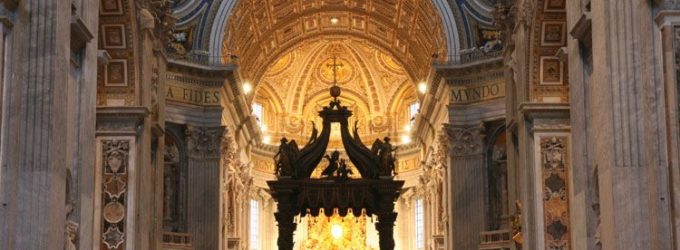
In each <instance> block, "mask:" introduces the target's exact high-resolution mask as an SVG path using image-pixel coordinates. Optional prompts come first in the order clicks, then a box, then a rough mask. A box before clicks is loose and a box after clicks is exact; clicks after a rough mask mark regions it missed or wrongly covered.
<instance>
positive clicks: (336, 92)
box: [331, 85, 342, 98]
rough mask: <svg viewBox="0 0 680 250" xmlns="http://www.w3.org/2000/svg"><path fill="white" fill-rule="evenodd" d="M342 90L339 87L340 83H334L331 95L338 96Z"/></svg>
mask: <svg viewBox="0 0 680 250" xmlns="http://www.w3.org/2000/svg"><path fill="white" fill-rule="evenodd" d="M341 92H342V91H341V90H340V87H338V85H333V87H331V96H332V97H333V98H338V96H340V93H341Z"/></svg>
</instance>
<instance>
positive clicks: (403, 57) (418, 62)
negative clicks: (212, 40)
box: [223, 0, 446, 82]
mask: <svg viewBox="0 0 680 250" xmlns="http://www.w3.org/2000/svg"><path fill="white" fill-rule="evenodd" d="M440 20H441V18H440V16H439V14H438V12H437V10H436V9H435V8H434V6H433V5H432V2H431V1H429V0H252V1H240V2H239V3H238V5H237V6H236V8H235V9H234V10H233V12H232V13H231V16H230V17H229V25H228V27H227V29H228V30H227V31H226V34H227V38H226V39H225V40H224V44H223V51H224V52H223V54H225V55H228V54H235V55H237V56H238V57H239V58H240V59H239V60H240V61H239V66H240V67H239V68H240V71H241V72H240V74H241V75H242V76H243V78H244V79H246V80H250V81H253V82H258V81H259V80H260V78H261V77H262V76H263V74H264V71H265V70H266V69H267V68H268V65H270V64H272V63H273V62H274V61H275V60H277V59H278V58H279V57H281V55H283V54H287V53H289V51H290V50H292V49H294V48H295V47H297V46H299V45H300V44H302V43H306V41H307V40H308V39H310V38H317V39H318V38H320V37H329V36H332V37H336V36H344V37H353V38H358V39H363V40H365V41H366V43H370V44H372V46H375V47H380V48H382V49H383V50H384V51H386V52H387V54H388V55H390V56H392V57H393V58H397V60H399V61H400V63H401V64H402V65H404V67H405V69H406V71H407V73H408V74H409V75H410V76H411V77H412V78H415V79H423V78H424V77H426V76H427V74H428V72H429V70H430V67H429V65H430V63H431V59H432V55H433V54H435V53H439V54H445V53H446V41H445V40H444V36H443V30H442V25H441V21H440Z"/></svg>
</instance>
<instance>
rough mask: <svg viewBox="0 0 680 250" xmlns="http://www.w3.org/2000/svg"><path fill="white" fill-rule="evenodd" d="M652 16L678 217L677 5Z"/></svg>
mask: <svg viewBox="0 0 680 250" xmlns="http://www.w3.org/2000/svg"><path fill="white" fill-rule="evenodd" d="M660 7H661V9H660V11H659V13H658V14H657V16H656V18H655V19H656V24H657V27H658V29H659V30H660V37H659V42H660V43H661V47H662V51H661V52H662V56H661V57H660V60H662V64H663V67H664V71H663V72H664V74H663V77H662V78H663V84H664V87H665V92H666V98H667V99H666V105H665V109H666V114H667V117H666V127H667V128H666V133H667V134H668V160H669V165H670V178H671V180H670V181H671V192H672V196H673V199H672V202H673V203H672V208H673V210H672V212H673V213H674V214H676V215H678V214H680V199H678V197H680V171H679V170H680V109H679V108H678V107H680V96H679V94H680V93H678V92H679V91H678V90H679V88H680V84H679V83H680V10H679V8H678V7H680V1H678V0H676V1H662V3H661V4H660ZM672 226H673V227H674V228H676V230H677V228H680V217H679V216H674V218H673V220H672ZM673 240H674V242H675V244H678V243H680V234H678V233H675V235H674V238H673Z"/></svg>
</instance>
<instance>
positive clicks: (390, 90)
mask: <svg viewBox="0 0 680 250" xmlns="http://www.w3.org/2000/svg"><path fill="white" fill-rule="evenodd" d="M334 59H335V60H336V62H337V63H338V64H342V66H341V67H340V68H339V69H338V74H337V79H338V85H339V86H340V87H341V88H342V91H343V93H342V96H341V100H342V102H343V105H346V106H348V107H350V108H351V109H352V110H353V111H354V114H355V115H354V116H353V118H352V119H353V121H358V122H359V124H360V126H361V130H360V132H361V133H362V134H375V135H378V134H381V135H388V134H391V135H394V134H395V133H396V132H397V130H398V129H399V128H402V127H403V125H404V124H405V123H407V122H408V118H406V117H401V116H403V114H404V112H400V111H403V110H405V105H408V104H409V103H410V102H412V101H415V100H416V98H417V96H416V93H415V82H414V81H413V79H412V78H411V77H410V76H409V74H408V73H407V71H406V69H405V68H404V67H403V66H402V65H401V64H400V63H399V62H397V61H396V60H394V59H393V57H392V56H391V55H389V54H387V52H385V51H383V50H382V49H381V48H379V47H376V46H374V45H373V44H372V43H370V42H368V41H365V40H357V39H350V38H342V37H338V38H321V39H315V40H309V41H308V42H306V43H304V44H302V45H301V46H298V47H297V48H295V49H294V50H292V51H290V52H289V53H286V54H285V55H283V56H281V57H280V58H279V59H278V60H276V61H275V62H274V63H272V64H271V66H270V67H269V68H268V69H267V71H266V72H265V73H264V74H263V77H262V78H261V80H260V81H259V83H258V85H257V87H256V92H255V98H256V101H257V102H259V103H262V104H265V106H266V107H267V110H268V113H269V114H268V115H267V116H268V117H269V118H266V119H265V123H266V125H267V126H268V128H269V130H270V131H269V132H272V133H275V134H276V135H290V134H300V133H301V132H302V134H304V135H306V134H308V133H309V132H306V131H308V130H309V129H310V128H309V127H310V126H308V125H309V124H307V123H309V121H316V120H318V114H317V111H318V110H320V109H321V107H323V106H326V105H328V102H329V101H330V95H329V93H328V91H329V88H330V86H331V85H332V83H333V73H332V70H331V67H330V66H329V65H330V64H333V60H334ZM272 117H273V118H272ZM320 122H321V121H320V120H319V121H317V124H320ZM402 123H404V124H402Z"/></svg>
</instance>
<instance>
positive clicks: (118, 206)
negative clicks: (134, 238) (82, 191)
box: [100, 140, 130, 250]
mask: <svg viewBox="0 0 680 250" xmlns="http://www.w3.org/2000/svg"><path fill="white" fill-rule="evenodd" d="M101 150H102V158H103V163H102V164H103V165H102V168H103V171H102V172H103V177H102V180H103V182H102V183H103V184H102V190H103V192H102V197H101V199H102V219H103V220H102V225H101V226H102V228H101V231H102V232H103V233H102V243H101V245H100V249H105V250H108V249H117V250H124V249H125V246H124V245H122V244H123V243H124V242H125V226H126V222H125V218H126V213H127V207H126V206H127V187H128V186H127V181H128V162H129V153H130V141H128V140H104V141H102V149H101Z"/></svg>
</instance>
